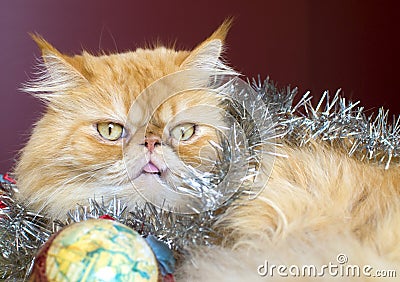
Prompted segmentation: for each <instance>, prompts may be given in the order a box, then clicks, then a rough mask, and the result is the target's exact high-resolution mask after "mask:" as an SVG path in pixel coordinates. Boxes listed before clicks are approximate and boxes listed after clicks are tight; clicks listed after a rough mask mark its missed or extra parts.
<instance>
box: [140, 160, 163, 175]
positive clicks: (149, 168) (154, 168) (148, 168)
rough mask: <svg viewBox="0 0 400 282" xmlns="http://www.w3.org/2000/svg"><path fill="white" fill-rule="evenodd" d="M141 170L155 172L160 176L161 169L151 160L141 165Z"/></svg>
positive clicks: (149, 172) (148, 172)
mask: <svg viewBox="0 0 400 282" xmlns="http://www.w3.org/2000/svg"><path fill="white" fill-rule="evenodd" d="M143 172H144V173H147V174H157V175H158V176H161V170H160V169H159V168H158V167H157V166H156V165H155V164H154V163H152V162H151V161H150V162H148V163H147V164H146V165H145V166H144V167H143Z"/></svg>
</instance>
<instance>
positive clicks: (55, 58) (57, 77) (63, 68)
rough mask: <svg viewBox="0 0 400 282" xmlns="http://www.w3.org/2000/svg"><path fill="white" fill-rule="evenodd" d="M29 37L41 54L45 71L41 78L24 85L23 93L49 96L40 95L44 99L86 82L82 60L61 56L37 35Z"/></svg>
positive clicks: (76, 57)
mask: <svg viewBox="0 0 400 282" xmlns="http://www.w3.org/2000/svg"><path fill="white" fill-rule="evenodd" d="M31 37H32V39H33V40H34V41H35V42H36V44H37V45H38V47H39V49H40V50H41V52H42V59H43V65H44V68H45V70H44V72H42V75H41V77H38V78H37V79H35V80H34V81H32V82H31V83H28V84H27V85H25V87H24V90H25V91H27V92H30V93H33V94H36V93H47V94H49V95H41V97H42V98H46V97H48V96H50V95H51V94H55V93H59V92H63V91H65V90H68V89H71V88H74V87H77V86H79V85H80V84H82V83H84V82H87V79H86V76H85V75H86V73H85V70H84V66H83V64H82V60H81V59H80V58H79V57H78V56H75V57H69V56H67V55H64V54H62V53H61V52H59V51H58V50H57V49H56V48H54V47H53V46H52V45H51V44H50V43H49V42H47V41H46V40H45V39H44V38H43V37H41V36H40V35H38V34H31Z"/></svg>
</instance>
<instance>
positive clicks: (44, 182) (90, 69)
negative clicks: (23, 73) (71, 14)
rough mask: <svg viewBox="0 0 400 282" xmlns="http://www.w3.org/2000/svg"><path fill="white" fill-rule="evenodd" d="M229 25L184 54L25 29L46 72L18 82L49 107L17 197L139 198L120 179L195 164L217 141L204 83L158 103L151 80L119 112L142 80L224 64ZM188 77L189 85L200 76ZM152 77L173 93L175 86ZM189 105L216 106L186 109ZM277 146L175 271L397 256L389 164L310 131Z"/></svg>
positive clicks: (399, 219)
mask: <svg viewBox="0 0 400 282" xmlns="http://www.w3.org/2000/svg"><path fill="white" fill-rule="evenodd" d="M228 28H229V23H225V24H223V25H222V26H221V27H220V29H218V30H217V31H216V32H215V33H214V34H213V35H212V36H211V37H210V38H209V39H207V40H206V41H205V42H203V43H202V44H201V45H200V46H199V47H197V48H196V49H195V50H194V51H192V52H188V51H174V50H171V49H166V48H163V47H161V48H155V49H154V50H150V49H149V50H142V49H139V50H137V51H135V52H128V53H123V54H114V55H103V56H99V57H97V56H92V55H89V54H87V53H83V54H82V55H80V56H75V57H68V56H65V55H63V54H61V53H59V52H58V51H57V50H56V49H54V48H53V47H52V46H51V45H49V44H48V43H47V42H45V41H44V40H43V39H41V38H39V37H36V41H37V42H38V44H39V46H40V47H41V49H42V52H43V57H44V61H45V67H46V69H47V72H46V74H45V76H44V78H42V79H41V80H39V81H37V82H34V83H33V84H32V85H30V86H28V87H27V90H28V91H29V92H33V93H42V94H41V97H42V98H43V99H44V100H45V101H46V103H47V104H48V108H47V110H46V113H45V114H44V116H43V118H42V119H41V120H40V121H39V122H38V123H37V125H36V127H35V129H34V131H33V134H32V137H31V139H30V141H29V143H28V144H27V146H26V147H25V148H24V150H23V151H22V155H21V158H20V160H19V162H18V164H17V167H16V175H17V180H18V183H19V188H20V195H19V197H20V198H21V199H22V200H24V201H25V202H26V203H28V204H29V205H30V206H31V207H32V208H34V209H36V210H40V211H43V212H45V213H47V214H48V215H50V216H53V217H63V216H65V214H66V212H67V211H68V210H69V209H71V208H73V207H74V206H75V205H76V204H85V203H86V201H87V199H88V198H92V197H94V196H97V197H108V198H112V197H113V196H117V197H118V198H120V199H121V200H123V201H124V202H127V203H128V204H130V206H129V207H128V208H132V207H134V206H135V204H136V202H138V201H141V200H140V199H141V197H140V196H139V195H138V193H137V191H136V190H135V189H134V188H133V187H132V183H131V180H132V181H133V183H134V184H135V185H136V187H139V189H141V188H142V189H146V187H152V186H154V185H156V183H158V182H156V181H155V180H154V177H155V176H154V174H153V173H152V170H155V172H157V174H158V175H159V176H160V177H161V178H162V179H163V180H164V182H166V183H173V182H174V181H175V182H176V181H179V180H177V179H176V177H175V176H174V174H173V173H172V172H171V170H170V169H169V168H168V166H174V169H181V167H180V166H182V165H181V164H180V159H181V160H183V161H184V162H185V163H190V164H197V165H205V164H204V163H202V160H204V159H208V158H210V155H211V153H210V152H211V151H212V148H210V144H209V141H210V140H213V141H217V140H218V138H217V134H216V132H215V128H213V127H210V126H207V124H213V126H216V127H218V126H223V120H222V116H223V115H222V113H221V111H222V109H221V108H219V107H218V106H217V105H218V103H219V97H217V96H216V95H214V94H213V93H212V92H207V91H197V92H190V93H189V92H186V93H179V94H178V95H176V96H173V97H168V100H167V101H163V99H164V98H165V97H166V96H165V95H164V96H163V95H162V94H160V93H162V91H164V90H163V89H162V87H161V88H160V89H157V91H153V92H154V93H152V94H151V95H150V96H148V97H145V99H144V100H141V102H140V103H138V105H137V107H138V108H137V109H135V110H133V118H132V117H131V118H130V119H129V121H128V112H129V110H130V109H131V106H132V104H133V103H134V102H135V101H136V99H137V97H138V95H139V94H140V93H141V92H142V91H143V90H144V89H146V88H147V87H148V86H149V85H152V84H153V83H154V82H155V81H157V80H158V79H160V78H162V77H164V76H166V75H170V74H172V73H175V72H178V71H182V70H185V69H192V70H196V69H198V70H199V73H204V71H209V72H211V73H220V74H222V75H224V74H233V73H234V71H233V70H231V69H230V68H229V67H227V66H225V65H224V64H223V63H222V61H221V60H220V58H219V57H220V55H221V50H222V43H223V41H224V38H225V35H226V32H227V30H228ZM192 74H193V73H192ZM181 78H182V77H181ZM186 79H187V81H186ZM196 79H197V82H195V84H196V83H202V82H204V79H205V78H204V77H202V76H200V77H197V78H196ZM192 80H193V77H192V76H190V75H188V76H183V79H179V80H178V81H177V82H176V83H177V84H179V87H178V88H179V89H180V88H182V87H183V88H185V89H186V88H187V89H192V88H195V86H196V85H195V84H193V81H192ZM163 87H165V88H167V89H169V90H168V91H170V92H171V91H172V92H173V91H176V89H175V88H174V87H175V86H174V85H163ZM160 96H161V97H162V98H160ZM197 105H206V106H211V107H214V108H215V111H214V112H209V111H206V112H201V110H200V112H198V113H193V112H192V113H190V109H191V108H193V107H195V106H197ZM181 111H189V112H188V113H187V114H185V113H184V114H183V118H181V119H180V121H179V122H178V121H174V120H173V121H171V120H170V118H171V116H175V115H176V114H177V113H179V112H181ZM153 113H154V115H152V114H153ZM131 114H132V113H131ZM151 116H152V117H151ZM104 124H105V129H104V128H103V127H104ZM122 127H124V128H123V129H122ZM176 128H178V131H179V132H181V135H179V134H178V135H179V136H178V137H177V138H175V137H176V136H175V135H174V132H176ZM104 130H105V131H104ZM186 134H187V136H186ZM114 137H118V138H114ZM124 138H125V139H124ZM114 139H115V140H114ZM125 140H129V141H125ZM123 145H124V146H125V148H124V151H123V150H122V147H123ZM277 150H279V153H280V154H281V155H287V157H286V158H284V157H277V158H276V159H275V162H274V164H273V168H272V172H271V175H269V174H268V175H260V177H259V179H258V180H257V181H258V183H259V184H258V185H262V184H260V183H261V182H263V181H265V188H264V190H263V191H262V193H261V194H260V195H259V196H258V197H257V198H256V199H254V200H248V199H247V198H246V199H243V200H240V199H239V200H238V201H237V202H236V203H235V204H234V205H232V207H231V208H229V209H228V210H227V211H226V213H225V214H224V215H223V216H222V217H221V219H220V221H219V222H218V224H217V225H216V226H215V229H216V230H218V231H219V232H221V234H223V235H224V238H225V240H224V241H223V242H221V245H220V246H215V247H201V246H199V248H198V249H196V250H192V255H193V257H192V259H191V260H188V261H186V262H183V263H182V266H181V268H180V269H178V272H177V274H176V275H177V277H178V278H179V279H180V280H182V281H254V280H257V279H261V280H267V279H268V278H269V279H271V280H273V281H274V280H276V279H278V278H279V277H280V276H279V275H277V274H276V273H275V276H273V277H270V274H268V275H266V276H262V275H260V274H259V273H258V271H261V272H262V271H264V270H265V267H264V268H263V267H261V268H260V266H261V265H263V264H265V261H266V260H268V262H269V264H276V265H280V264H285V265H287V266H289V265H300V266H301V265H309V264H313V263H314V264H316V265H323V264H329V262H332V263H336V264H339V263H338V262H337V261H336V258H337V255H339V254H341V253H343V254H346V255H347V256H348V259H349V262H348V263H349V264H350V263H351V264H354V265H356V264H357V265H360V266H362V265H367V264H369V265H371V266H372V267H374V270H376V269H379V268H381V269H396V268H397V267H398V266H399V265H400V246H399V245H398V242H399V239H400V191H399V189H400V167H399V165H398V164H396V163H393V164H392V165H391V167H390V168H389V169H387V170H385V169H384V168H383V167H380V166H378V165H373V164H366V163H364V162H361V161H358V160H355V159H353V158H350V157H349V156H348V155H346V154H345V153H343V151H342V150H341V149H340V148H335V147H333V146H330V145H326V144H325V143H323V142H318V141H315V142H314V143H312V144H311V145H309V146H305V147H302V148H297V147H293V146H291V145H290V144H286V143H285V141H282V146H280V147H278V148H277ZM200 151H201V152H200ZM124 156H125V158H124ZM199 156H200V157H199ZM267 159H268V158H267ZM268 160H269V159H268ZM266 166H269V164H266ZM182 169H183V168H182ZM127 170H128V171H129V175H130V177H128V176H127V173H126V171H127ZM267 171H268V169H267ZM153 172H154V171H153ZM269 176H270V177H269ZM268 177H269V179H268ZM130 178H131V179H130ZM267 180H268V181H267ZM399 271H400V269H399ZM286 273H287V271H286ZM398 275H400V273H398ZM329 277H330V275H329V274H328V273H327V274H325V276H324V277H322V279H328V278H329ZM337 277H340V276H336V278H337ZM360 277H361V279H363V278H365V277H364V276H363V275H362V274H361V275H360ZM289 278H290V275H289ZM303 278H304V279H307V277H303ZM343 278H346V276H344V277H343ZM283 279H288V278H287V277H286V278H283ZM348 279H349V280H353V279H354V278H353V277H350V278H348Z"/></svg>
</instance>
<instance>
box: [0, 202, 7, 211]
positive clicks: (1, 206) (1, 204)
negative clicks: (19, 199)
mask: <svg viewBox="0 0 400 282" xmlns="http://www.w3.org/2000/svg"><path fill="white" fill-rule="evenodd" d="M5 208H7V206H6V204H5V203H3V202H2V201H0V210H2V209H5Z"/></svg>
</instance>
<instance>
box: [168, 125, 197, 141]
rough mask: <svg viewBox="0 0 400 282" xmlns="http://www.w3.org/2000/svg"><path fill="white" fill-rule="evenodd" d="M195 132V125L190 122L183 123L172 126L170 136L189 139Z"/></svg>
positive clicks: (184, 139)
mask: <svg viewBox="0 0 400 282" xmlns="http://www.w3.org/2000/svg"><path fill="white" fill-rule="evenodd" d="M194 132H195V125H194V124H192V123H184V124H181V125H178V126H176V127H174V128H173V129H172V131H171V136H172V137H173V138H174V139H176V140H178V141H186V140H189V139H190V138H191V137H192V136H193V134H194Z"/></svg>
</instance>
